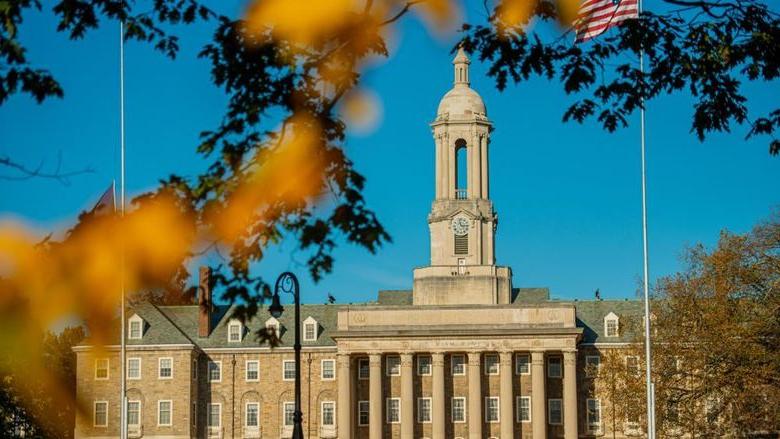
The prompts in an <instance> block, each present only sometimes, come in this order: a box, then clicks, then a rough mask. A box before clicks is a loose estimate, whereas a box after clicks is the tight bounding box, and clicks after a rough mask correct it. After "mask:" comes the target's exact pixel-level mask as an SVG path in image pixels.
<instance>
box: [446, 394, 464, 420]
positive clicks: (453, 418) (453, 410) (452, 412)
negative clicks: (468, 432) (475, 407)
mask: <svg viewBox="0 0 780 439" xmlns="http://www.w3.org/2000/svg"><path fill="white" fill-rule="evenodd" d="M455 400H459V401H463V420H462V421H458V420H456V419H455ZM450 410H451V413H450V417H451V418H452V422H453V424H465V423H466V421H467V419H468V413H467V407H466V397H465V396H453V397H452V403H451V404H450Z"/></svg>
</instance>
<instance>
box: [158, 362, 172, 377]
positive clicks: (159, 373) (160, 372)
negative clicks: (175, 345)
mask: <svg viewBox="0 0 780 439" xmlns="http://www.w3.org/2000/svg"><path fill="white" fill-rule="evenodd" d="M163 360H171V376H168V377H164V376H162V370H163V368H162V362H163ZM157 379H158V380H172V379H173V357H160V358H158V359H157Z"/></svg>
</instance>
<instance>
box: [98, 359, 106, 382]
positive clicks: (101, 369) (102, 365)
mask: <svg viewBox="0 0 780 439" xmlns="http://www.w3.org/2000/svg"><path fill="white" fill-rule="evenodd" d="M95 379H96V380H107V379H108V358H98V359H97V360H95Z"/></svg>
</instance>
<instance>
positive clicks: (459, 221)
mask: <svg viewBox="0 0 780 439" xmlns="http://www.w3.org/2000/svg"><path fill="white" fill-rule="evenodd" d="M452 231H453V232H454V233H455V234H456V235H458V236H463V235H465V234H467V233H469V220H468V219H466V218H463V217H457V218H453V219H452Z"/></svg>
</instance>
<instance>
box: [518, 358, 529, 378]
mask: <svg viewBox="0 0 780 439" xmlns="http://www.w3.org/2000/svg"><path fill="white" fill-rule="evenodd" d="M530 374H531V356H530V355H528V354H517V355H516V356H515V375H530Z"/></svg>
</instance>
